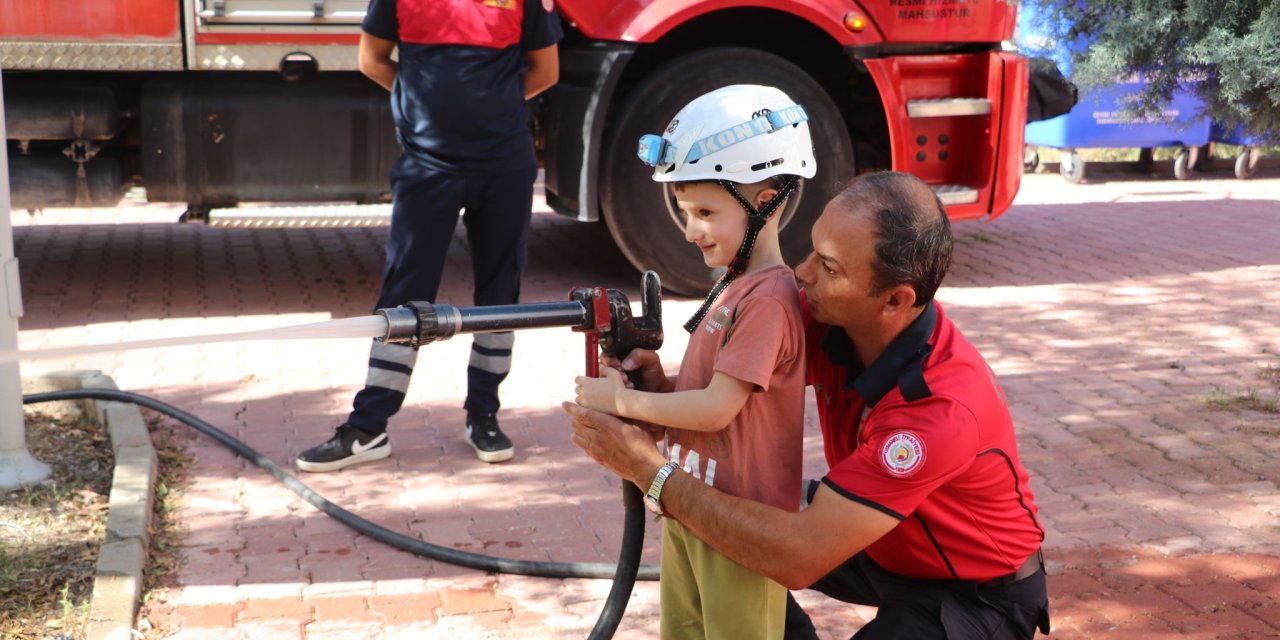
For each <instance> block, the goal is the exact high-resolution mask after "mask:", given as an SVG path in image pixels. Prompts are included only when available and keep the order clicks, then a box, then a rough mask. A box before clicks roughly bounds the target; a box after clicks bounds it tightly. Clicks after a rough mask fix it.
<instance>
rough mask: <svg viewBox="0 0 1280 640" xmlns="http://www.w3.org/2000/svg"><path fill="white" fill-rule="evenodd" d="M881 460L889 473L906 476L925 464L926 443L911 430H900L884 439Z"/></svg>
mask: <svg viewBox="0 0 1280 640" xmlns="http://www.w3.org/2000/svg"><path fill="white" fill-rule="evenodd" d="M880 462H882V463H883V464H884V468H885V469H886V470H888V471H889V473H892V474H893V475H895V476H899V477H904V478H905V477H906V476H909V475H911V474H913V473H915V472H916V471H917V470H919V469H920V465H922V464H924V443H923V442H921V441H920V438H918V437H916V434H914V433H911V432H910V431H898V432H896V433H894V434H893V435H891V436H889V438H888V439H886V440H885V441H884V446H883V447H882V448H881V449H880Z"/></svg>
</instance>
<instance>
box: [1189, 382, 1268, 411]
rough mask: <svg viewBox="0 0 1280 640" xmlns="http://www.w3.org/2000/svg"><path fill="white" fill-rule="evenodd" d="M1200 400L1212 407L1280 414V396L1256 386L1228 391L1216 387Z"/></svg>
mask: <svg viewBox="0 0 1280 640" xmlns="http://www.w3.org/2000/svg"><path fill="white" fill-rule="evenodd" d="M1200 402H1201V404H1204V405H1205V406H1207V407H1209V408H1212V409H1221V410H1230V411H1241V410H1243V411H1258V412H1260V413H1276V414H1280V397H1278V396H1276V395H1274V394H1271V395H1268V394H1263V393H1262V392H1260V391H1258V390H1257V389H1254V388H1249V389H1246V390H1244V391H1228V390H1226V389H1223V388H1222V387H1214V389H1213V391H1212V392H1210V393H1209V394H1208V395H1205V396H1201V398H1200Z"/></svg>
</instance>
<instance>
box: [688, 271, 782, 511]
mask: <svg viewBox="0 0 1280 640" xmlns="http://www.w3.org/2000/svg"><path fill="white" fill-rule="evenodd" d="M804 347H805V344H804V321H803V316H802V314H801V311H800V292H799V289H798V288H797V287H796V280H795V274H794V273H793V272H792V271H791V269H790V268H789V267H786V266H777V267H771V268H769V269H765V270H763V271H760V272H757V273H753V274H750V275H746V276H742V277H740V278H738V279H737V280H735V281H734V282H733V283H732V284H730V285H729V287H728V288H726V289H725V291H724V292H723V293H721V294H720V298H719V299H718V300H716V302H715V304H714V306H713V307H712V308H711V310H710V311H709V312H708V313H707V316H706V318H704V319H703V321H702V324H700V325H698V328H697V329H696V330H695V331H694V332H693V335H692V336H690V337H689V347H688V349H687V350H686V351H685V353H684V360H683V361H682V362H681V363H680V374H679V377H678V378H677V380H676V391H687V390H691V389H705V388H707V385H708V384H710V382H711V377H712V375H713V373H714V372H716V371H719V372H721V373H724V374H726V375H729V376H732V377H734V378H737V379H738V380H742V381H743V382H749V383H751V384H753V385H755V390H754V392H753V393H752V394H751V397H750V398H749V399H748V400H747V403H746V404H745V405H744V406H743V407H742V410H741V411H739V412H738V415H737V416H736V417H734V419H733V421H732V422H730V423H729V426H727V427H725V428H724V429H722V430H720V431H715V432H700V431H688V430H685V429H668V430H667V447H668V448H667V452H668V457H669V458H670V459H671V461H672V462H675V463H677V464H679V465H680V466H681V468H683V469H684V470H685V471H687V472H689V473H691V474H693V475H694V476H696V477H698V478H700V479H702V480H703V481H705V482H706V483H707V484H708V485H711V486H713V487H715V488H716V489H719V490H721V491H724V492H725V493H728V494H730V495H735V496H740V497H743V498H750V499H752V500H756V501H758V502H763V503H765V504H769V505H773V506H775V507H778V508H781V509H786V510H788V511H796V510H798V509H799V508H800V481H801V480H800V476H801V464H802V462H801V452H802V443H801V439H802V438H803V432H804V431H803V424H804V420H803V418H804V384H805V378H804V370H805V369H804V353H805V348H804Z"/></svg>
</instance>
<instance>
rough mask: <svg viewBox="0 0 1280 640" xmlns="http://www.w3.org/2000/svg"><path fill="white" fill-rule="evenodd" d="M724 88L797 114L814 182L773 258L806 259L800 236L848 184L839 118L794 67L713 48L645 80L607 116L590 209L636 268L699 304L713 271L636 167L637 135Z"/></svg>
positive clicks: (785, 215)
mask: <svg viewBox="0 0 1280 640" xmlns="http://www.w3.org/2000/svg"><path fill="white" fill-rule="evenodd" d="M731 84H761V85H767V86H773V87H777V88H779V89H781V90H782V91H784V92H786V94H787V95H788V96H791V98H792V99H793V100H795V101H796V102H797V103H799V104H801V105H803V106H804V108H805V110H806V111H807V112H808V114H809V122H810V127H811V131H812V133H813V144H814V156H815V157H817V158H818V159H819V161H818V174H817V175H816V176H814V177H813V178H812V179H809V180H806V181H805V182H804V184H803V185H802V186H801V188H800V189H799V190H798V191H797V192H796V194H795V195H793V196H792V198H791V201H790V202H788V203H787V206H786V207H785V208H784V210H782V211H780V212H779V213H777V214H775V215H779V216H781V223H782V232H781V239H782V253H783V256H784V258H785V259H786V260H787V263H788V264H790V265H792V266H795V265H796V264H798V263H799V261H800V260H802V259H804V256H805V255H806V253H807V252H808V250H809V244H810V240H809V232H810V230H811V228H812V227H813V223H814V221H816V220H817V219H818V216H819V214H821V213H822V209H823V207H825V206H826V204H827V202H828V201H829V200H830V199H831V198H832V196H834V195H835V194H836V189H837V186H838V185H840V184H841V183H843V182H845V181H847V180H848V179H849V178H850V177H852V175H853V169H854V164H853V161H854V158H853V144H852V141H851V140H850V138H849V131H848V128H847V127H846V126H845V123H844V119H843V118H842V117H841V115H840V111H839V109H837V108H836V105H835V103H834V102H833V101H832V99H831V97H830V96H828V95H827V93H826V91H824V90H823V89H822V87H821V86H820V85H818V83H817V82H816V81H815V80H814V79H813V78H812V77H811V76H809V74H808V73H805V71H804V70H802V69H801V68H800V67H798V66H796V65H794V64H792V63H791V62H789V61H787V60H785V59H783V58H780V57H778V56H775V55H772V54H769V53H765V52H763V51H759V50H756V49H748V48H741V47H717V48H711V49H705V50H702V51H698V52H695V53H691V54H687V55H684V56H681V57H679V58H676V59H674V60H671V61H670V62H668V63H666V64H664V65H663V66H661V67H659V68H657V69H655V70H654V71H652V72H651V73H650V74H649V75H648V77H647V78H645V79H644V80H643V81H642V82H640V83H639V84H638V85H637V86H636V87H635V89H634V90H632V91H631V92H630V93H629V95H628V96H627V97H626V98H625V99H624V100H623V101H622V102H621V103H620V105H619V107H618V108H617V109H616V110H615V111H614V113H613V114H612V115H611V117H610V121H611V122H612V123H613V124H612V126H611V128H610V130H609V132H608V133H607V134H606V136H605V139H606V144H605V147H604V151H605V153H604V155H603V157H604V158H605V161H604V166H602V167H601V168H600V177H601V185H600V194H601V195H600V200H601V208H602V210H603V215H604V219H605V222H606V223H607V224H608V227H609V233H610V234H611V235H612V236H613V239H614V241H615V242H616V243H617V244H618V247H619V249H621V250H622V253H623V254H624V255H625V256H626V257H627V259H628V260H630V261H631V264H633V265H635V267H636V268H637V269H640V270H642V271H643V270H646V269H653V270H654V271H657V272H658V274H659V276H661V279H662V284H663V286H664V287H665V288H666V289H668V290H669V291H673V292H676V293H680V294H685V295H690V296H702V295H704V294H706V292H707V291H708V290H709V289H710V288H711V286H712V285H713V284H714V283H715V281H716V279H717V278H718V277H719V276H720V275H721V274H722V273H723V269H710V268H708V267H707V266H706V265H705V264H703V262H702V256H701V255H699V253H698V251H697V250H696V249H694V248H693V247H691V246H690V245H689V243H688V242H686V241H685V239H684V222H683V217H682V216H681V215H680V212H679V209H677V208H676V206H675V201H674V197H673V195H674V194H673V192H672V191H671V188H670V186H664V185H662V184H658V183H656V182H654V181H653V180H652V179H651V178H650V176H651V175H652V171H653V170H652V169H651V168H650V167H648V166H646V165H645V164H644V163H643V162H641V161H640V160H639V159H637V158H636V144H637V142H638V141H639V139H640V136H642V135H644V134H647V133H653V134H660V133H662V131H663V130H664V129H666V127H667V124H668V123H669V122H670V120H671V118H672V116H674V115H675V114H676V112H677V111H679V110H680V109H681V108H682V107H684V105H685V104H687V103H688V102H690V101H691V100H693V99H694V98H696V97H698V96H700V95H702V94H704V93H707V92H708V91H712V90H714V89H718V88H720V87H723V86H726V85H731Z"/></svg>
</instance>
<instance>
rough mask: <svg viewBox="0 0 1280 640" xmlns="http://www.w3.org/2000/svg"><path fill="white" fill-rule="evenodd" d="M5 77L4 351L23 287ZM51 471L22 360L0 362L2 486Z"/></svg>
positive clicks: (0, 217) (0, 301) (0, 318)
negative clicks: (30, 431)
mask: <svg viewBox="0 0 1280 640" xmlns="http://www.w3.org/2000/svg"><path fill="white" fill-rule="evenodd" d="M3 77H4V73H3V70H0V351H15V350H17V348H18V318H21V317H22V290H21V288H19V281H18V257H17V255H15V254H14V252H13V228H12V226H11V225H10V224H9V150H8V142H7V140H8V138H6V137H5V131H4V82H3ZM50 473H51V470H50V469H49V465H46V464H45V463H43V462H40V461H39V460H36V459H35V458H33V457H31V453H30V452H29V451H27V435H26V426H25V424H24V420H23V418H22V377H21V375H19V373H18V363H17V362H16V361H14V362H11V363H7V364H0V489H15V488H17V487H20V486H22V485H24V484H32V483H36V482H40V481H41V480H44V479H45V478H48V477H49V474H50Z"/></svg>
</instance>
